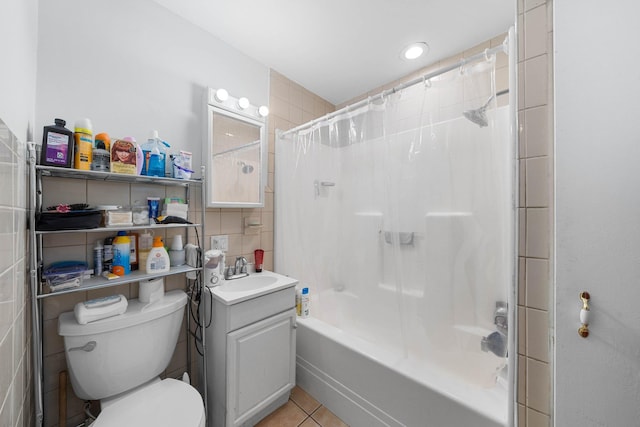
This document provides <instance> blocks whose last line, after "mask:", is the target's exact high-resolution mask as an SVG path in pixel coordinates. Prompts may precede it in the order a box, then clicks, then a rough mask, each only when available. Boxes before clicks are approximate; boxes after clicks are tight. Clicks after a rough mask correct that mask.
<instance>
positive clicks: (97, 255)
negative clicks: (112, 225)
mask: <svg viewBox="0 0 640 427" xmlns="http://www.w3.org/2000/svg"><path fill="white" fill-rule="evenodd" d="M103 254H104V246H103V245H102V241H101V240H98V241H96V245H95V247H94V248H93V275H94V276H96V277H97V276H100V275H102V257H103V256H104V255H103Z"/></svg>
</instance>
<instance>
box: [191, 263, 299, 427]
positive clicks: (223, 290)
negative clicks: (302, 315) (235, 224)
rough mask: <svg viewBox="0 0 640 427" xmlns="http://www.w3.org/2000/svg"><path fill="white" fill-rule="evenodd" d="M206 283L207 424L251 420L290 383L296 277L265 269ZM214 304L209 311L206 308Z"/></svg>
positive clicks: (278, 400) (283, 398)
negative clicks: (216, 283) (211, 285)
mask: <svg viewBox="0 0 640 427" xmlns="http://www.w3.org/2000/svg"><path fill="white" fill-rule="evenodd" d="M223 283H224V284H223V285H222V286H218V287H214V288H206V290H205V291H204V293H203V295H202V297H203V298H204V299H205V306H206V310H207V311H206V312H205V316H204V317H205V322H208V320H209V314H210V313H211V324H210V325H208V328H206V332H205V333H206V337H205V342H206V343H207V349H206V353H207V401H208V405H207V408H208V416H207V419H208V420H209V422H208V425H209V426H210V427H223V426H224V427H231V426H253V425H254V424H255V423H256V422H257V421H259V420H260V419H262V418H263V417H265V416H266V415H268V414H269V413H271V412H272V411H273V410H275V409H276V408H278V407H279V406H281V405H283V404H284V403H286V402H287V400H288V398H289V392H290V390H291V389H292V388H293V387H294V385H295V363H296V360H295V349H296V342H295V340H296V335H295V327H296V311H295V285H296V284H297V283H298V282H297V280H295V279H292V278H290V277H286V276H282V275H280V274H277V273H273V272H270V271H264V270H263V271H262V272H261V273H252V274H250V275H249V276H248V277H245V278H241V279H236V280H227V281H225V282H223ZM211 310H213V311H211Z"/></svg>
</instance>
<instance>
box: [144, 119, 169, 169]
mask: <svg viewBox="0 0 640 427" xmlns="http://www.w3.org/2000/svg"><path fill="white" fill-rule="evenodd" d="M142 150H143V153H144V163H143V165H142V171H141V174H142V175H147V176H161V177H164V173H165V165H166V161H165V159H166V158H167V150H166V145H165V144H164V143H163V142H162V141H161V140H160V138H158V131H157V130H154V131H151V136H150V137H149V139H148V140H147V142H146V143H145V144H143V145H142Z"/></svg>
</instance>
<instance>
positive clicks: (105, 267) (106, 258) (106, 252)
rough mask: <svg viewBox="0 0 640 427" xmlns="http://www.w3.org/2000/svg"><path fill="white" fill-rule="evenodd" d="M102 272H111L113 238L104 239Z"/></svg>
mask: <svg viewBox="0 0 640 427" xmlns="http://www.w3.org/2000/svg"><path fill="white" fill-rule="evenodd" d="M102 256H103V261H102V271H108V272H109V273H111V272H112V271H113V237H107V238H106V239H104V248H103V252H102Z"/></svg>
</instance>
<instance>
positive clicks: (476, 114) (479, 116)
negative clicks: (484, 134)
mask: <svg viewBox="0 0 640 427" xmlns="http://www.w3.org/2000/svg"><path fill="white" fill-rule="evenodd" d="M505 93H509V89H505V90H501V91H500V92H498V93H496V94H493V95H491V96H490V97H489V99H487V102H485V103H484V105H483V106H482V107H480V108H476V109H475V110H467V111H465V112H464V113H462V114H463V115H464V116H465V117H466V118H467V119H469V120H470V121H471V122H473V123H475V124H477V125H478V126H480V127H481V128H483V127H486V126H488V125H489V120H488V119H487V107H488V106H489V104H490V103H491V101H492V100H493V98H495V97H496V96H500V95H504V94H505Z"/></svg>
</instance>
